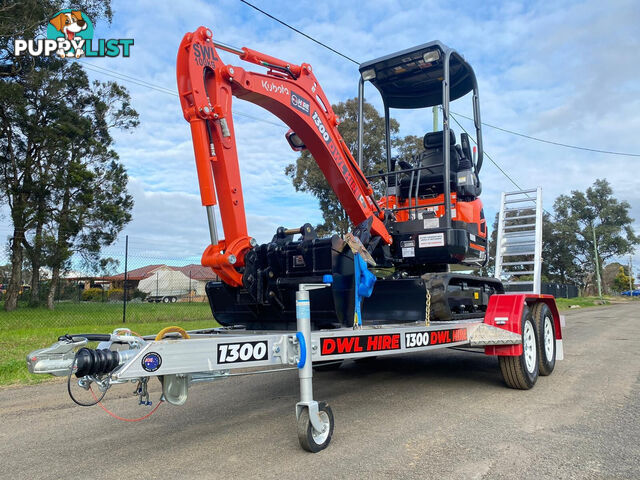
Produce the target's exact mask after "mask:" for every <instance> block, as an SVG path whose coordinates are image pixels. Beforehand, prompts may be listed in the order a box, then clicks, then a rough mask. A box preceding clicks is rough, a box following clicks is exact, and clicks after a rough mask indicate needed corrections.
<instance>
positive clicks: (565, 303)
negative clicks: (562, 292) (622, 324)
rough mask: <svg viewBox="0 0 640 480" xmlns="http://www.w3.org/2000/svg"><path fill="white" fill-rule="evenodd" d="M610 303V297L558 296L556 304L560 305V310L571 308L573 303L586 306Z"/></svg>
mask: <svg viewBox="0 0 640 480" xmlns="http://www.w3.org/2000/svg"><path fill="white" fill-rule="evenodd" d="M602 302H604V303H602ZM610 303H611V298H610V297H603V298H599V297H576V298H556V304H557V305H558V310H569V309H570V307H571V306H572V305H578V306H580V307H582V308H584V307H595V306H602V305H609V304H610Z"/></svg>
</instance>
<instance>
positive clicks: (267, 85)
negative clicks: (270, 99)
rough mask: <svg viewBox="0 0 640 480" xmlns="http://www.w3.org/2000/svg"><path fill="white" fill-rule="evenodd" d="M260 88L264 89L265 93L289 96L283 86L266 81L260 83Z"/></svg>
mask: <svg viewBox="0 0 640 480" xmlns="http://www.w3.org/2000/svg"><path fill="white" fill-rule="evenodd" d="M262 88H264V89H265V90H266V91H267V92H275V93H282V94H284V95H289V89H288V88H287V87H285V86H284V85H278V84H277V83H275V82H268V81H267V80H263V81H262Z"/></svg>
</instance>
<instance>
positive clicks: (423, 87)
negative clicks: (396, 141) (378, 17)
mask: <svg viewBox="0 0 640 480" xmlns="http://www.w3.org/2000/svg"><path fill="white" fill-rule="evenodd" d="M447 53H450V61H449V85H450V94H449V95H450V97H449V100H450V101H453V100H455V99H457V98H460V97H463V96H464V95H466V94H467V93H469V92H470V91H471V90H473V88H474V85H475V75H474V73H473V69H472V68H471V65H469V64H468V63H467V62H466V61H465V60H464V58H462V56H461V55H459V54H458V53H457V52H456V51H455V50H451V49H449V48H448V47H447V46H446V45H443V44H442V43H441V42H440V41H438V40H435V41H433V42H429V43H425V44H422V45H418V46H416V47H412V48H408V49H406V50H402V51H400V52H396V53H392V54H390V55H385V56H384V57H380V58H377V59H375V60H371V61H368V62H365V63H363V64H361V65H360V74H361V75H362V79H363V80H364V81H370V82H371V83H372V84H373V85H374V86H375V87H376V88H377V89H378V90H379V91H380V94H381V95H382V98H383V100H384V103H385V105H386V106H388V107H389V108H424V107H432V106H434V105H442V103H443V99H442V81H443V79H444V76H445V72H444V64H445V59H446V57H447Z"/></svg>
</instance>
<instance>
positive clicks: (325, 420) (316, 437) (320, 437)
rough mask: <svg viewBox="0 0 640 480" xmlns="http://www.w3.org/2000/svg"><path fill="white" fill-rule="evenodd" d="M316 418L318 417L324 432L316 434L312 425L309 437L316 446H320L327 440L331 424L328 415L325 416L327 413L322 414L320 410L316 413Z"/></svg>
mask: <svg viewBox="0 0 640 480" xmlns="http://www.w3.org/2000/svg"><path fill="white" fill-rule="evenodd" d="M318 416H319V417H320V421H321V422H322V426H323V427H324V431H323V432H318V431H316V429H315V428H313V425H311V436H312V437H313V441H314V442H316V444H317V445H322V444H323V443H324V442H325V441H326V440H327V438H329V431H330V427H331V424H330V422H329V415H327V412H323V411H322V410H320V411H319V412H318Z"/></svg>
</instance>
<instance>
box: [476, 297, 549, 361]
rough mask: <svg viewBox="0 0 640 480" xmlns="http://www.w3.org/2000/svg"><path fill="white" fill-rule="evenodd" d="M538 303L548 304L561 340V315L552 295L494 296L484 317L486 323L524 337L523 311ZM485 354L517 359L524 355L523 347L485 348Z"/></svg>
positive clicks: (501, 346) (502, 346)
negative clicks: (522, 326) (522, 328)
mask: <svg viewBox="0 0 640 480" xmlns="http://www.w3.org/2000/svg"><path fill="white" fill-rule="evenodd" d="M537 302H544V303H546V304H547V306H548V307H549V310H551V314H552V315H553V322H554V324H555V327H556V340H561V339H562V327H561V326H560V314H559V313H558V307H557V306H556V300H555V298H553V296H552V295H535V294H533V293H520V294H511V293H510V294H504V295H492V296H491V298H490V299H489V305H488V306H487V313H486V315H485V316H484V323H486V324H487V325H491V326H492V327H498V328H504V329H505V330H509V331H510V332H513V333H517V334H519V335H522V331H521V319H522V310H523V309H524V306H525V305H528V306H529V308H532V307H533V305H534V304H536V303H537ZM484 353H485V354H487V355H499V356H511V357H516V356H518V355H522V345H500V346H489V347H485V349H484Z"/></svg>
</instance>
